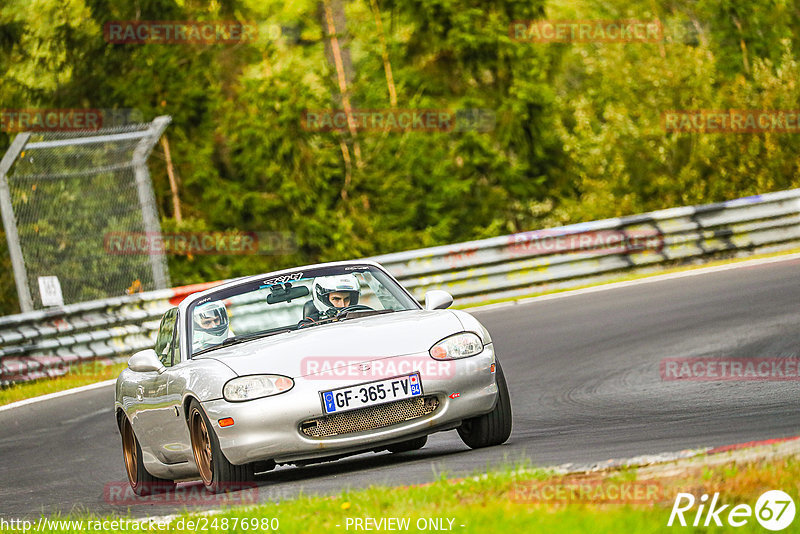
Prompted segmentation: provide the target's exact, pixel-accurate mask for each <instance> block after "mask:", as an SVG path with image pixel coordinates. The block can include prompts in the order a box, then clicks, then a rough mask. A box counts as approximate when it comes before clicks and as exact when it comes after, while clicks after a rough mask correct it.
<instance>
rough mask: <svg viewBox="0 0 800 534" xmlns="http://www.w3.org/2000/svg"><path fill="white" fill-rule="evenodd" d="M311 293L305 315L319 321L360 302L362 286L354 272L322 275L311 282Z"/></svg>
mask: <svg viewBox="0 0 800 534" xmlns="http://www.w3.org/2000/svg"><path fill="white" fill-rule="evenodd" d="M311 294H312V300H311V301H309V302H308V303H306V306H305V308H304V310H303V311H304V313H303V315H304V316H305V317H309V318H311V319H313V320H315V321H317V320H319V319H320V318H321V317H323V316H331V315H334V314H335V313H336V310H338V309H340V308H346V307H348V306H355V305H356V304H358V297H359V296H360V295H361V286H360V285H359V283H358V278H356V276H355V275H354V274H338V275H335V276H320V277H317V278H315V279H314V282H313V283H312V284H311ZM312 303H313V304H312ZM309 304H311V306H309Z"/></svg>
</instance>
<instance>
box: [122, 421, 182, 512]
mask: <svg viewBox="0 0 800 534" xmlns="http://www.w3.org/2000/svg"><path fill="white" fill-rule="evenodd" d="M119 431H120V435H121V436H122V459H123V461H124V462H125V472H126V473H127V475H128V482H130V484H131V489H132V490H133V493H135V494H136V495H138V496H140V497H144V496H147V495H153V494H155V493H159V492H163V491H169V490H172V489H174V488H175V482H173V481H172V480H167V479H164V478H158V477H154V476H153V475H151V474H150V473H149V472H148V471H147V469H146V468H145V466H144V462H143V461H142V458H143V456H142V446H141V445H139V440H138V439H137V438H136V434H134V432H133V427H131V423H130V421H128V418H127V417H123V418H122V422H121V425H120V429H119Z"/></svg>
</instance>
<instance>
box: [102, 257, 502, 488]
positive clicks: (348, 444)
mask: <svg viewBox="0 0 800 534" xmlns="http://www.w3.org/2000/svg"><path fill="white" fill-rule="evenodd" d="M452 302H453V298H452V297H451V296H450V295H449V294H448V293H446V292H444V291H438V290H437V291H430V292H428V293H427V294H426V295H425V308H422V307H421V306H420V305H419V304H418V303H417V301H416V300H414V298H413V297H412V296H411V295H410V294H409V293H408V292H407V291H406V290H405V289H404V288H403V287H402V286H400V284H399V283H398V282H397V281H396V280H395V279H394V278H393V277H392V276H391V275H390V274H388V273H387V272H386V271H385V270H384V269H383V268H382V267H381V266H380V265H378V264H377V263H374V262H370V261H356V262H339V263H327V264H322V265H312V266H308V267H300V268H296V269H289V270H285V271H279V272H274V273H270V274H265V275H260V276H251V277H247V278H240V279H237V280H234V281H231V282H228V283H225V284H223V285H220V286H217V287H214V288H212V289H209V290H206V291H203V292H200V293H195V294H193V295H190V296H189V297H188V298H186V299H185V300H184V301H183V302H181V304H180V305H179V306H177V307H175V308H172V309H170V310H168V311H167V312H166V313H165V314H164V316H163V318H162V320H161V325H160V327H159V330H158V335H157V338H156V343H155V349H148V350H144V351H141V352H138V353H136V354H134V355H133V356H132V357H131V358H130V360H129V362H128V368H127V369H125V370H124V371H123V372H122V373H121V374H120V376H119V378H118V379H117V385H116V401H115V413H116V417H117V423H118V425H119V430H120V434H121V435H122V449H123V457H124V460H125V468H126V471H127V474H128V478H129V480H130V483H131V486H132V488H133V490H134V492H135V493H136V494H138V495H145V494H148V493H150V492H152V491H154V490H155V488H158V487H163V486H170V485H172V484H174V481H176V480H185V479H197V478H201V479H202V480H203V483H204V484H205V486H206V488H208V489H209V490H210V491H212V492H220V491H227V490H230V489H235V488H236V487H237V485H238V486H239V487H241V485H242V484H243V483H248V482H251V481H252V480H253V478H254V474H255V473H256V472H262V471H268V470H270V469H272V468H273V467H274V466H275V465H276V464H297V465H304V464H307V463H314V462H318V461H322V460H332V459H336V458H341V457H344V456H348V455H351V454H357V453H363V452H368V451H375V452H380V451H387V450H388V451H391V452H395V453H399V452H406V451H411V450H415V449H419V448H421V447H423V446H424V445H425V443H426V440H427V436H428V435H429V434H432V433H434V432H439V431H443V430H451V429H456V430H457V431H458V434H459V435H460V436H461V439H462V440H463V441H464V443H466V444H467V445H468V446H469V447H472V448H478V447H487V446H491V445H499V444H501V443H503V442H505V441H506V440H507V439H508V437H509V435H510V434H511V403H510V400H509V394H508V389H507V387H506V382H505V378H504V377H503V370H502V369H501V367H500V363H499V362H498V361H497V358H496V357H495V351H494V345H493V344H492V339H491V337H490V336H489V333H488V332H487V331H486V329H485V328H484V327H483V326H482V325H481V323H479V322H478V320H477V319H475V318H474V317H472V316H471V315H470V314H468V313H466V312H462V311H453V310H446V309H445V308H447V307H448V306H450V304H452ZM251 483H252V482H251Z"/></svg>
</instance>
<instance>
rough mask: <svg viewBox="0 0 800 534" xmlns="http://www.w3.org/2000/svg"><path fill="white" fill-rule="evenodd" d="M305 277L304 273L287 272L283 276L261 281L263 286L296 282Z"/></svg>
mask: <svg viewBox="0 0 800 534" xmlns="http://www.w3.org/2000/svg"><path fill="white" fill-rule="evenodd" d="M302 278H303V273H302V272H299V273H294V274H285V275H283V276H276V277H275V278H268V279H267V280H264V281H263V282H261V284H262V286H261V287H264V286H271V285H274V284H285V283H286V282H296V281H298V280H300V279H302Z"/></svg>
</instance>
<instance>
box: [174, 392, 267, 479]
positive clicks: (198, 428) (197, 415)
mask: <svg viewBox="0 0 800 534" xmlns="http://www.w3.org/2000/svg"><path fill="white" fill-rule="evenodd" d="M189 435H190V437H191V441H192V454H194V461H195V463H196V464H197V468H198V470H199V471H200V478H201V479H202V481H203V485H204V486H205V487H206V489H207V490H208V491H210V492H211V493H223V492H229V491H237V490H240V489H246V488H247V487H249V484H250V483H252V482H253V480H254V478H255V473H254V471H253V464H252V463H248V464H244V465H234V464H232V463H230V462H229V461H228V459H227V458H225V455H224V454H223V453H222V448H221V447H220V445H219V438H217V434H216V432H214V428H213V427H212V426H211V423H210V422H209V420H208V417H207V416H206V413H205V411H204V410H203V408H202V407H201V406H200V403H199V402H197V401H196V400H193V401H192V403H191V404H190V405H189Z"/></svg>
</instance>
